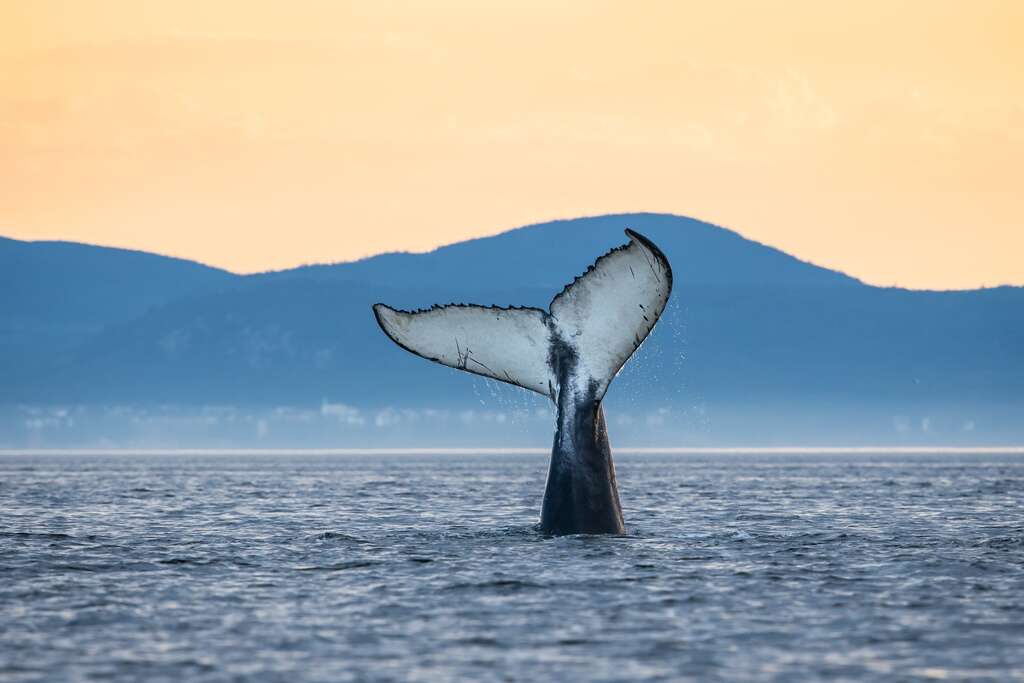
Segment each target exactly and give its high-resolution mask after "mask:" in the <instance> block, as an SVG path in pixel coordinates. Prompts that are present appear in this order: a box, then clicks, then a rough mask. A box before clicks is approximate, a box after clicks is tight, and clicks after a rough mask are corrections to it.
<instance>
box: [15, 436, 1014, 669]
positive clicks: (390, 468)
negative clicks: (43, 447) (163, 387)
mask: <svg viewBox="0 0 1024 683" xmlns="http://www.w3.org/2000/svg"><path fill="white" fill-rule="evenodd" d="M617 465H618V475H619V481H620V489H621V492H622V496H623V505H624V510H625V514H626V521H627V526H628V528H629V535H627V536H626V537H621V538H616V537H564V538H545V537H542V536H540V535H539V534H538V533H536V532H535V531H534V530H533V526H532V525H533V523H534V522H535V521H536V518H537V514H538V510H539V506H540V499H541V495H542V492H543V484H544V476H545V474H546V467H547V458H546V457H545V456H543V455H523V454H519V455H510V454H503V455H495V454H487V455H476V454H467V453H458V454H449V455H436V454H435V455H386V456H385V455H374V456H357V455H349V456H339V455H322V454H321V455H311V454H305V455H253V454H235V455H211V454H206V453H193V454H190V455H188V454H179V455H153V454H150V455H128V454H126V455H119V456H118V455H82V454H78V455H38V454H36V455H31V456H29V455H11V454H8V455H4V456H2V457H0V509H2V510H4V525H3V531H2V532H0V535H2V538H3V543H2V544H0V576H2V577H3V581H0V624H3V627H2V628H0V653H2V654H3V657H2V659H0V677H2V678H3V679H4V680H8V681H42V680H84V679H90V680H92V679H104V680H115V681H118V680H122V681H134V680H148V681H161V680H175V681H180V680H192V681H195V680H198V681H205V680H208V681H219V680H235V679H241V678H254V677H257V676H258V677H259V678H260V680H270V681H274V680H282V681H283V680H288V681H292V682H294V681H300V680H303V681H304V680H322V681H355V680H382V681H384V680H395V681H398V680H401V681H408V680H432V681H445V680H451V681H455V680H480V681H489V680H495V681H498V680H580V679H584V678H586V679H593V680H623V679H632V680H650V681H654V680H732V681H742V680H754V679H756V680H794V679H800V680H815V679H826V678H827V679H830V680H835V679H843V680H878V679H880V678H883V677H884V678H888V679H896V680H931V679H945V680H971V681H978V680H992V681H1005V680H1013V679H1020V678H1024V654H1022V653H1024V598H1022V597H1021V596H1024V574H1022V571H1021V569H1022V564H1024V505H1022V503H1024V493H1022V491H1024V486H1022V484H1024V457H1022V456H1021V455H1019V454H1005V453H1004V454H998V453H986V454H963V453H957V454H949V453H946V454H923V453H918V454H913V455H907V454H885V453H860V454H846V455H840V454H830V455H813V454H759V455H741V454H732V455H723V454H705V455H686V456H681V455H667V454H653V453H644V454H619V455H617Z"/></svg>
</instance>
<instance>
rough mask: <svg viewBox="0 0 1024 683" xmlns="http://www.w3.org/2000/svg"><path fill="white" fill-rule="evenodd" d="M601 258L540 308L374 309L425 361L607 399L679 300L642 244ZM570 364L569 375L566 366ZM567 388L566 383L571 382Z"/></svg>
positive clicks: (666, 273) (655, 256) (547, 390)
mask: <svg viewBox="0 0 1024 683" xmlns="http://www.w3.org/2000/svg"><path fill="white" fill-rule="evenodd" d="M626 234H627V235H628V236H629V238H630V241H629V243H628V244H625V245H623V246H621V247H617V248H615V249H613V250H611V251H610V252H608V253H607V254H605V255H604V256H602V257H600V258H599V259H597V261H596V262H595V263H594V265H592V266H591V267H590V268H589V269H588V270H587V272H585V273H583V274H582V275H580V276H579V277H577V278H576V279H575V280H574V281H573V282H572V283H570V284H569V285H567V286H566V287H565V289H563V290H562V291H561V292H560V293H559V294H558V295H557V296H555V298H554V299H553V300H552V301H551V304H550V306H549V310H548V311H542V310H541V309H539V308H499V307H493V306H492V307H486V306H474V305H466V304H450V305H447V306H434V307H432V308H430V309H425V310H420V311H400V310H396V309H393V308H390V307H389V306H386V305H384V304H376V305H375V306H374V307H373V310H374V313H375V314H376V316H377V321H378V322H379V323H380V326H381V328H382V329H383V330H384V332H385V333H387V335H388V336H389V337H391V339H392V340H394V341H395V342H396V343H397V344H398V345H399V346H401V347H403V348H405V349H407V350H409V351H411V352H412V353H415V354H417V355H419V356H423V357H424V358H428V359H430V360H433V361H436V362H438V363H443V364H444V365H448V366H450V367H453V368H458V369H460V370H466V371H468V372H472V373H475V374H477V375H483V376H484V377H490V378H492V379H496V380H499V381H502V382H508V383H510V384H515V385H517V386H521V387H523V388H525V389H530V390H532V391H536V392H538V393H540V394H544V395H546V396H550V397H551V398H552V399H555V397H556V392H557V388H558V385H559V376H561V377H563V378H566V377H568V375H571V377H572V381H573V384H575V385H577V386H578V387H581V388H582V387H585V386H592V387H593V388H594V390H595V393H596V395H595V398H597V399H598V400H600V398H601V397H603V396H604V393H605V391H606V390H607V389H608V385H609V384H610V383H611V381H612V379H613V378H614V377H615V374H616V373H617V372H618V371H619V369H620V368H622V366H623V365H624V364H625V362H626V361H627V360H628V359H629V357H630V356H631V355H633V352H634V351H636V349H637V348H638V347H639V346H640V344H641V343H642V342H643V340H644V339H645V338H646V337H647V335H648V334H649V333H650V331H651V330H652V329H653V328H654V324H655V323H656V322H657V320H658V317H659V316H660V315H661V313H662V311H663V310H664V309H665V304H666V303H667V301H668V297H669V294H670V293H671V291H672V270H671V268H670V267H669V264H668V261H667V260H666V259H665V256H664V254H662V253H661V251H660V250H659V249H658V248H657V247H655V246H654V245H653V244H652V243H651V242H650V241H648V240H647V239H646V238H644V237H643V236H641V235H639V234H637V233H635V232H633V231H631V230H627V231H626ZM567 358H570V359H571V362H572V364H573V368H572V369H571V371H570V372H569V373H566V372H565V368H563V370H562V372H561V373H560V371H559V363H565V362H567V361H566V359H567ZM563 381H564V379H563Z"/></svg>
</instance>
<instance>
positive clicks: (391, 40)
mask: <svg viewBox="0 0 1024 683" xmlns="http://www.w3.org/2000/svg"><path fill="white" fill-rule="evenodd" d="M781 8H784V9H781ZM1022 27H1024V3H1019V2H997V1H987V2H984V1H982V2H973V3H965V2H939V1H936V2H906V3H894V2H891V1H890V2H863V3H856V4H855V5H851V4H848V3H820V2H787V3H783V4H776V3H766V2H726V3H680V2H647V3H613V2H597V1H595V2H576V3H571V2H554V3H552V2H534V1H528V2H515V3H490V2H486V3H484V2H465V1H462V2H460V1H451V0H449V1H445V2H429V3H428V2H408V3H406V2H367V3H355V4H353V3H339V2H327V1H323V2H316V1H304V2H299V1H293V2H274V3H271V2H263V3H253V2H242V1H241V0H231V1H222V2H216V3H214V2H203V1H200V0H191V1H185V0H178V1H176V2H146V3H140V2H137V1H136V0H94V1H92V2H87V3H86V2H81V3H68V2H59V1H57V0H33V1H32V2H20V3H13V2H7V3H3V6H2V8H0V188H2V189H0V235H5V236H9V237H16V238H20V239H68V240H76V241H84V242H91V243H98V244H105V245H115V246H123V247H130V248H137V249H145V250H149V251H156V252H160V253H166V254H172V255H177V256H184V257H187V258H192V259H196V260H200V261H203V262H206V263H210V264H214V265H218V266H222V267H225V268H229V269H232V270H235V271H242V272H248V271H256V270H264V269H270V268H284V267H289V266H294V265H299V264H301V263H308V262H324V261H339V260H351V259H354V258H358V257H361V256H366V255H369V254H373V253H378V252H382V251H389V250H427V249H431V248H433V247H436V246H438V245H441V244H446V243H450V242H454V241H458V240H462V239H466V238H470V237H478V236H482V235H486V234H493V233H496V232H500V231H502V230H505V229H508V228H512V227H516V226H519V225H523V224H528V223H535V222H540V221H544V220H549V219H554V218H564V217H574V216H580V215H594V214H601V213H610V212H622V211H657V212H671V213H677V214H683V215H688V216H693V217H696V218H700V219H703V220H707V221H710V222H713V223H717V224H720V225H723V226H726V227H729V228H732V229H735V230H737V231H738V232H740V233H741V234H743V235H745V236H747V237H750V238H752V239H756V240H758V241H762V242H766V243H768V244H771V245H773V246H776V247H779V248H781V249H784V250H786V251H788V252H790V253H793V254H795V255H797V256H799V257H801V258H804V259H807V260H811V261H813V262H815V263H818V264H820V265H824V266H828V267H831V268H836V269H840V270H843V271H845V272H848V273H849V274H851V275H854V276H856V277H860V278H862V279H865V280H866V281H868V282H870V283H873V284H884V285H888V284H898V285H902V286H908V287H928V288H961V287H975V286H982V285H996V284H1004V283H1005V284H1024V258H1022V257H1021V254H1024V202H1022V200H1021V197H1022V196H1024V193H1022V191H1021V187H1020V186H1021V175H1022V172H1021V168H1020V166H1021V162H1022V159H1024V47H1022V45H1024V43H1022V42H1021V30H1022ZM638 227H639V228H641V229H642V226H638Z"/></svg>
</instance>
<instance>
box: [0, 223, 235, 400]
mask: <svg viewBox="0 0 1024 683" xmlns="http://www.w3.org/2000/svg"><path fill="white" fill-rule="evenodd" d="M238 279H239V278H238V276H237V275H234V274H232V273H229V272H227V271H224V270H219V269H217V268H210V267H208V266H204V265H200V264H198V263H194V262H192V261H187V260H184V259H177V258H170V257H167V256H158V255H156V254H148V253H145V252H140V251H129V250H126V249H112V248H107V247H96V246H91V245H87V244H76V243H73V242H23V241H20V240H13V239H8V238H2V237H0V358H2V361H0V381H2V380H3V379H4V378H6V377H10V376H11V374H12V373H14V372H18V371H22V370H25V369H26V368H27V367H28V368H35V367H38V366H39V365H40V364H41V363H45V362H47V361H49V360H51V359H52V357H53V356H54V355H55V354H58V353H60V352H63V351H66V350H68V349H71V348H74V347H75V346H77V345H78V344H80V343H82V342H84V341H85V340H87V339H89V338H90V337H91V336H92V335H94V334H97V333H99V332H100V331H101V330H102V329H103V328H104V327H105V326H107V325H111V324H115V323H119V322H125V321H128V320H132V319H134V318H136V317H138V316H140V315H142V314H143V313H144V312H145V311H146V310H147V309H149V308H151V307H152V306H156V305H159V304H163V303H167V302H170V301H173V300H175V299H178V298H180V297H182V296H185V295H187V294H189V293H194V292H199V291H211V290H215V289H217V288H219V287H223V286H226V285H229V284H230V283H231V282H233V281H235V280H238Z"/></svg>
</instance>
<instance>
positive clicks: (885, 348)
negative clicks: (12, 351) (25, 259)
mask: <svg viewBox="0 0 1024 683" xmlns="http://www.w3.org/2000/svg"><path fill="white" fill-rule="evenodd" d="M627 226H629V227H633V228H635V229H637V230H638V231H640V232H642V233H644V234H645V235H647V236H648V237H650V238H651V239H652V240H654V241H655V242H656V243H657V244H658V245H659V246H660V247H661V248H662V249H663V251H665V253H666V255H667V256H668V258H669V260H670V262H671V263H672V265H673V270H674V273H675V281H676V285H675V291H674V293H673V299H672V300H671V302H670V304H669V308H668V309H667V310H666V312H665V314H664V316H663V318H662V320H661V322H660V323H659V325H658V327H657V328H656V329H655V332H654V333H653V334H652V335H651V337H650V338H649V339H648V341H647V342H646V343H645V344H644V346H643V347H642V348H641V350H640V352H638V354H637V357H636V358H634V360H633V361H631V363H629V364H628V365H627V366H626V368H625V369H624V371H623V373H622V374H621V376H620V377H619V378H617V379H616V381H615V382H614V383H613V384H612V388H611V390H610V392H609V395H608V404H609V416H610V419H611V420H612V421H613V425H615V427H614V429H616V430H618V432H619V433H621V434H623V435H624V437H625V438H628V439H629V441H630V443H634V444H635V443H646V442H648V441H649V442H652V443H659V444H664V443H667V442H670V443H679V442H680V441H682V442H684V443H712V444H720V443H740V442H756V443H764V442H766V441H767V442H782V443H796V442H808V441H812V442H818V443H822V442H835V441H836V439H840V440H842V441H843V442H857V443H878V442H883V443H893V442H896V441H900V440H903V441H907V442H913V443H917V442H922V441H927V442H942V443H949V442H960V441H967V442H978V441H979V440H980V441H981V442H1004V441H1006V440H1013V439H1017V440H1019V439H1020V438H1021V437H1022V436H1024V427H1022V426H1021V424H1020V423H1021V420H1019V419H1018V418H1019V416H1020V415H1021V414H1022V413H1021V407H1022V405H1024V400H1022V397H1024V354H1022V353H1021V349H1024V316H1022V315H1021V311H1024V289H1020V288H1012V287H1003V288H996V289H986V290H976V291H964V292H919V291H908V290H902V289H891V288H877V287H871V286H867V285H864V284H863V283H860V282H859V281H857V280H855V279H853V278H850V277H848V276H846V275H843V274H841V273H836V272H834V271H830V270H826V269H823V268H819V267H817V266H814V265H812V264H808V263H805V262H802V261H800V260H798V259H795V258H793V257H791V256H788V255H786V254H784V253H782V252H780V251H778V250H775V249H772V248H770V247H766V246H764V245H760V244H757V243H755V242H751V241H749V240H745V239H744V238H742V237H740V236H739V235H737V234H736V233H733V232H730V231H727V230H724V229H721V228H717V227H715V226H711V225H708V224H704V223H700V222H698V221H694V220H691V219H687V218H680V217H676V216H664V215H654V214H633V215H619V216H602V217H596V218H585V219H578V220H573V221H557V222H553V223H546V224H541V225H536V226H529V227H526V228H520V229H517V230H513V231H510V232H507V233H503V234H501V235H498V236H495V237H490V238H482V239H478V240H472V241H469V242H464V243H460V244H456V245H451V246H447V247H443V248H441V249H437V250H435V251H433V252H430V253H427V254H385V255H381V256H377V257H373V258H369V259H364V260H362V261H357V262H354V263H343V264H334V265H320V266H307V267H303V268H297V269H292V270H288V271H280V272H274V273H265V274H260V275H255V276H248V277H238V276H232V275H230V274H228V273H224V272H223V271H214V270H212V269H203V267H201V266H197V265H196V264H187V262H177V261H174V260H171V259H168V260H167V261H170V262H171V263H165V262H163V261H159V260H156V261H153V264H154V266H153V267H154V268H155V267H156V264H159V265H160V267H163V268H171V267H175V268H180V269H181V270H180V271H179V274H178V275H173V274H169V275H167V276H166V277H167V280H166V281H165V285H163V286H161V287H157V286H155V285H153V286H151V287H149V288H148V289H146V290H145V291H146V292H149V293H150V294H149V296H148V297H144V296H142V295H141V294H139V295H137V298H136V300H135V303H134V308H133V309H131V312H130V313H125V314H123V315H121V316H120V317H118V315H117V313H116V311H114V310H112V309H113V305H108V306H99V304H97V303H95V302H89V303H83V304H82V306H83V307H84V306H93V307H94V308H95V309H97V311H98V312H96V313H95V314H93V317H90V316H89V315H86V314H84V313H81V312H77V313H75V314H72V313H69V312H67V311H63V308H68V307H72V308H73V307H74V304H70V303H68V302H69V299H61V303H62V304H66V305H65V306H63V307H57V309H56V310H55V311H54V312H53V317H54V318H55V319H58V320H63V321H66V320H71V319H73V318H74V315H78V316H79V318H78V319H81V320H85V321H86V322H87V323H90V322H91V323H93V324H95V325H97V326H99V325H100V321H101V320H102V329H100V330H99V331H96V332H94V333H92V334H89V335H88V337H87V339H84V340H83V341H80V342H79V343H76V344H74V345H73V347H72V348H70V349H66V350H64V351H62V352H61V353H59V354H55V355H53V357H51V358H50V359H49V360H48V361H47V362H41V363H40V364H38V365H36V366H35V367H33V369H32V370H31V371H30V372H21V373H20V374H19V373H17V372H14V371H13V370H12V369H11V368H5V370H6V371H7V373H8V377H11V378H13V379H11V380H10V381H9V382H8V383H7V388H6V389H5V392H4V396H3V399H5V400H6V402H7V403H8V404H19V405H30V406H53V405H64V406H68V405H72V406H121V407H124V406H134V408H132V410H140V411H143V412H142V413H132V414H133V415H134V417H133V418H132V419H133V420H136V421H138V420H143V421H145V420H150V422H152V421H153V419H155V418H152V415H154V414H157V413H159V414H160V415H163V413H161V412H160V411H165V412H166V411H167V410H171V409H168V408H167V406H174V408H173V410H172V412H174V415H177V416H178V417H174V416H173V415H172V416H171V417H166V416H165V417H166V420H165V418H160V419H161V420H165V422H167V424H177V425H179V429H178V431H177V432H174V431H169V432H168V433H167V434H166V435H165V437H166V438H167V439H169V440H170V443H176V442H174V439H176V438H177V439H181V438H183V437H182V432H181V429H180V425H181V424H183V423H182V422H180V420H179V421H178V422H175V420H177V419H178V418H179V417H180V418H181V419H185V418H184V417H182V415H185V414H186V413H189V410H190V409H189V408H188V406H193V407H194V408H195V410H196V411H199V410H200V409H202V410H209V409H210V408H209V407H210V406H221V408H220V409H218V410H227V411H228V412H227V413H225V414H221V413H217V415H219V417H217V419H216V420H215V422H217V424H218V425H219V426H218V429H222V430H227V431H222V432H218V433H221V434H222V437H223V438H224V439H225V443H228V444H235V443H237V442H239V440H240V439H241V440H243V441H244V439H245V438H257V437H258V438H259V439H260V441H259V442H260V443H267V439H270V438H271V437H272V436H274V435H276V437H277V438H278V439H281V441H272V442H273V443H277V444H278V445H293V444H294V443H295V442H296V441H297V440H299V439H301V438H306V437H308V436H309V435H311V434H313V435H316V438H314V439H313V442H312V443H315V444H316V445H347V444H354V443H359V444H364V445H379V444H382V443H397V444H402V445H409V440H410V439H422V438H429V439H430V442H429V443H430V444H431V445H433V444H440V443H445V444H453V443H462V441H460V438H468V436H467V435H470V436H472V435H475V436H474V438H475V439H476V441H475V442H476V443H480V442H481V441H480V440H481V439H486V441H485V442H496V441H497V442H501V441H503V440H504V441H507V442H508V443H514V444H522V443H523V441H524V439H525V440H527V441H529V440H530V439H549V438H550V423H549V422H548V421H547V419H548V418H547V417H544V416H543V415H542V413H543V412H544V410H546V408H545V404H544V400H543V399H542V398H540V397H537V398H536V400H531V399H530V398H529V397H528V396H526V394H525V392H522V391H521V390H517V389H513V388H507V389H505V388H501V387H496V386H494V385H493V383H490V384H489V383H487V382H486V381H484V380H481V379H477V378H472V377H468V376H466V375H465V374H464V373H457V372H454V371H452V370H450V369H448V368H443V367H440V366H437V365H434V364H431V363H427V362H425V361H423V360H421V359H419V358H415V357H413V356H411V355H410V354H408V353H406V352H404V351H402V350H401V349H398V348H397V347H395V346H394V345H393V344H391V343H389V342H388V341H387V340H386V339H385V338H384V337H383V335H382V334H381V333H380V331H379V330H378V329H377V326H376V324H375V322H374V320H373V316H372V313H371V312H370V304H372V303H374V302H375V301H385V302H387V303H390V304H393V305H396V306H400V307H405V308H414V307H421V306H426V305H429V304H431V303H435V302H447V301H465V302H477V303H497V304H519V305H525V304H529V305H539V306H546V305H547V303H548V301H549V300H550V298H551V297H552V296H553V295H554V294H555V293H556V292H557V291H558V290H560V289H561V287H562V286H563V285H564V284H565V283H567V282H569V281H571V280H572V278H573V277H574V276H575V275H577V274H579V273H580V272H582V271H583V270H584V269H585V268H586V267H587V266H588V265H589V264H590V263H592V262H593V260H594V259H595V258H596V257H597V256H599V255H600V254H602V253H604V252H605V251H607V250H608V249H609V248H610V247H612V246H615V245H618V244H621V243H622V242H624V241H625V237H624V235H623V234H622V229H623V228H624V227H627ZM30 246H31V245H30ZM40 248H42V247H40ZM84 253H90V252H88V251H87V252H84ZM140 256H148V255H138V254H132V253H130V252H129V253H123V252H114V253H107V254H105V258H108V259H110V260H109V261H108V262H107V265H106V267H107V268H108V269H109V270H108V271H107V272H108V278H109V279H108V281H109V282H116V281H117V280H116V277H117V274H123V273H125V272H132V271H131V268H132V267H137V262H135V263H136V265H134V266H133V265H130V264H128V265H126V267H125V268H124V269H121V268H120V267H119V266H118V261H119V259H121V258H128V257H130V258H132V259H137V258H138V257H140ZM150 258H153V259H160V258H161V257H150ZM127 263H128V262H127V261H126V264H127ZM186 266H190V268H188V267H186ZM67 268H68V272H76V273H77V272H81V271H80V270H74V269H73V268H72V267H71V266H70V265H68V266H67ZM59 276H60V274H59V272H54V269H52V268H51V269H47V268H41V269H40V270H39V271H37V272H36V273H35V274H31V275H28V276H26V275H25V271H23V272H22V276H21V278H22V279H21V281H20V282H19V283H18V286H19V287H21V288H22V291H25V290H31V289H32V285H31V282H32V279H33V278H35V279H38V280H39V281H40V282H41V283H47V282H51V281H52V280H54V279H55V278H58V277H59ZM122 277H124V278H125V280H124V281H130V279H129V277H132V278H141V279H143V280H144V279H145V278H144V276H142V275H140V274H139V273H138V271H134V272H132V275H131V276H124V275H122ZM170 283H176V284H177V285H178V286H179V287H180V289H179V290H177V291H173V288H172V287H171V286H170ZM41 286H42V285H41ZM123 295H124V293H123V292H122V291H120V288H118V287H116V286H114V287H108V288H107V290H106V291H105V292H104V293H94V294H93V296H110V297H112V298H116V297H118V296H123ZM34 296H37V297H40V296H42V295H41V294H34ZM4 305H5V306H6V305H7V304H6V303H4ZM119 305H120V306H123V307H125V308H124V310H125V311H127V310H128V307H127V305H126V304H119ZM4 314H5V315H6V309H4ZM39 317H40V318H41V319H43V318H45V317H46V315H45V314H44V313H40V314H39ZM5 319H6V318H5ZM6 362H7V361H6V360H5V363H6ZM161 406H162V407H161ZM204 406H205V408H204ZM226 407H230V409H229V408H226ZM19 410H20V409H19ZM62 410H63V409H62ZM154 411H155V412H154ZM194 412H195V411H193V413H194ZM46 414H47V415H49V413H46ZM140 414H144V415H146V416H149V417H144V418H140V417H139V415H140ZM19 415H22V413H19ZM33 415H35V413H33ZM104 415H107V413H104ZM203 415H206V413H203ZM225 415H230V418H229V417H225ZM513 415H515V416H519V417H518V418H517V420H518V422H516V421H515V420H513V421H512V424H508V423H506V422H505V421H503V420H505V419H507V418H509V417H510V416H513ZM466 416H470V417H466ZM487 416H490V417H487ZM503 416H504V418H503ZM524 416H525V417H524ZM531 416H534V417H531ZM616 416H618V417H616ZM51 418H52V416H51ZM51 418H46V419H51ZM93 418H95V416H93ZM93 418H90V419H93ZM151 418H152V419H151ZM464 418H465V419H464ZM534 418H536V419H534ZM18 419H22V421H23V422H24V424H26V425H27V424H36V423H39V424H48V423H45V420H44V421H43V422H39V421H40V420H43V418H42V417H38V416H36V417H25V416H24V415H22V418H18ZM82 419H84V418H82ZM104 419H105V420H112V419H113V418H110V417H109V416H108V417H105V418H104ZM189 419H192V418H189ZM212 419H213V418H210V417H209V415H207V416H206V417H203V418H202V419H200V418H195V419H193V422H190V423H189V424H192V425H193V427H192V429H194V430H195V431H196V433H197V434H200V435H202V434H207V432H203V431H202V429H201V428H200V427H199V426H196V425H201V424H205V423H203V420H207V421H208V422H209V420H212ZM617 419H618V420H619V422H618V423H616V422H615V420H617ZM417 420H418V421H419V422H417ZM488 420H491V421H492V422H491V423H488V422H487V421H488ZM79 421H80V422H81V419H80V420H79ZM168 421H169V422H168ZM427 422H430V425H428V424H427ZM227 423H231V424H232V425H234V426H233V427H231V429H234V430H235V431H231V429H229V428H228V426H225V425H227ZM328 423H329V425H334V426H331V427H330V428H328V426H325V425H328ZM7 424H9V425H10V426H9V427H7V429H8V431H10V430H15V429H20V428H19V427H17V424H18V423H17V420H15V419H14V418H12V422H9V423H7ZM147 424H148V423H147ZM160 424H164V423H160ZM211 424H212V423H211ZM289 425H290V426H289ZM4 429H5V428H4V423H3V421H2V419H0V436H2V434H3V430H4ZM25 429H27V427H26V428H25ZM410 429H412V430H413V431H412V432H410V431H409V430H410ZM403 430H404V431H403ZM23 431H24V430H23ZM225 435H227V436H225ZM239 435H242V436H239ZM245 435H248V436H245ZM51 436H52V435H51ZM207 436H208V434H207ZM243 437H244V438H243ZM197 438H198V437H197ZM203 438H206V437H203ZM667 439H671V440H670V441H667ZM0 441H2V439H0ZM200 441H201V442H202V443H208V439H207V441H202V439H200ZM47 443H49V442H47ZM415 443H420V442H415Z"/></svg>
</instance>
